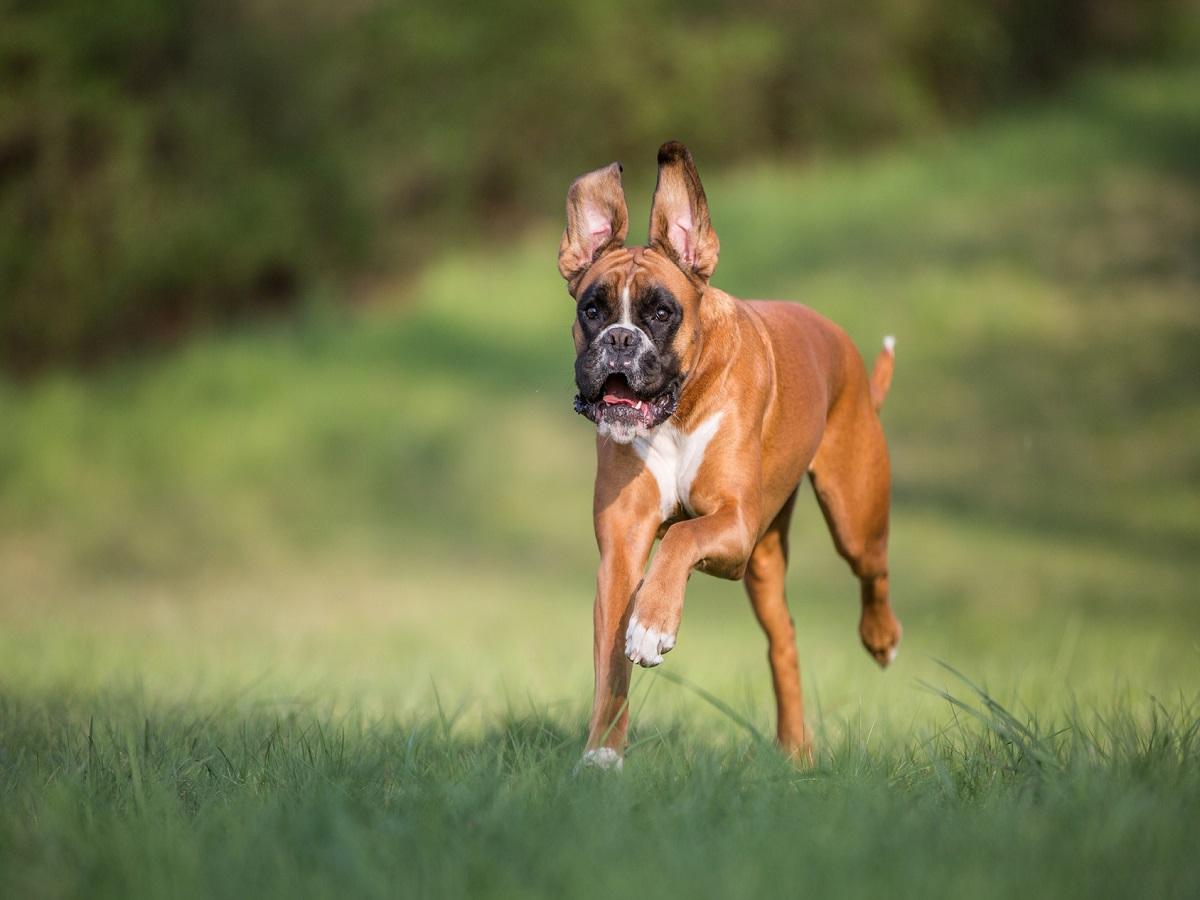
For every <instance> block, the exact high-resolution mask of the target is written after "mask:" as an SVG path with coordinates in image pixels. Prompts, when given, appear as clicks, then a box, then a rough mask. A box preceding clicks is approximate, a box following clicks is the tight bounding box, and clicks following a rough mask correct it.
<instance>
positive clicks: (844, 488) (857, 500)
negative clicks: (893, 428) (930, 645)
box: [809, 385, 901, 666]
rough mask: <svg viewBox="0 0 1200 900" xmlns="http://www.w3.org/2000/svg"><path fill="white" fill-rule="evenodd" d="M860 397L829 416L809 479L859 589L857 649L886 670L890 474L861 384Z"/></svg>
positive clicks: (891, 627) (890, 624)
mask: <svg viewBox="0 0 1200 900" xmlns="http://www.w3.org/2000/svg"><path fill="white" fill-rule="evenodd" d="M860 393H861V397H857V396H855V397H847V398H846V400H847V401H848V402H847V403H845V404H839V408H838V409H835V411H834V413H833V414H831V416H830V419H829V423H828V425H827V427H826V430H825V435H824V437H823V438H822V440H821V446H820V448H819V449H818V451H817V456H816V459H814V460H813V463H812V466H811V467H810V469H809V474H810V475H811V477H812V483H813V489H814V490H815V492H816V495H817V501H818V502H819V503H820V505H821V511H822V512H823V513H824V514H825V522H826V524H828V526H829V531H830V534H831V535H832V536H833V542H834V545H835V546H836V547H837V550H838V553H840V554H841V555H842V558H844V559H845V560H846V562H848V563H849V564H850V568H851V569H852V570H853V571H854V574H855V575H857V576H858V579H859V582H860V584H861V586H862V617H861V619H860V620H859V624H858V633H859V636H860V637H861V638H862V643H863V646H864V647H865V648H866V650H867V652H868V653H870V654H871V656H872V657H874V659H875V661H876V662H877V663H879V665H881V666H886V665H887V664H888V663H890V662H891V661H892V660H893V659H895V658H896V649H897V646H898V645H899V643H900V634H901V628H900V622H899V621H897V619H896V616H895V615H894V614H893V613H892V607H891V604H890V603H889V602H888V561H887V541H888V510H889V504H890V493H891V469H890V468H889V464H888V453H887V444H886V443H885V442H884V437H883V426H882V425H880V422H879V418H878V416H877V415H876V414H875V411H874V409H873V408H872V406H871V405H870V398H869V396H868V394H867V391H866V389H865V385H864V386H863V390H862V391H861V392H860Z"/></svg>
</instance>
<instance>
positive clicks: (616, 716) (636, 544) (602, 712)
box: [583, 510, 658, 768]
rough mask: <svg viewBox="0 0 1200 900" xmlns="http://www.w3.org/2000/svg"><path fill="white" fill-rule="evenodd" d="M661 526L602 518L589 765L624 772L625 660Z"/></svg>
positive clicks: (610, 514) (639, 518)
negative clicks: (633, 612) (634, 607)
mask: <svg viewBox="0 0 1200 900" xmlns="http://www.w3.org/2000/svg"><path fill="white" fill-rule="evenodd" d="M657 531H658V520H657V519H656V518H654V516H653V514H651V515H646V514H644V513H642V514H622V511H619V510H608V511H606V512H604V513H600V514H598V515H597V517H596V540H597V542H598V543H599V545H600V570H599V572H598V574H597V576H596V605H595V609H594V612H593V619H594V626H595V631H594V638H593V654H594V658H595V668H596V689H595V695H594V699H593V701H592V718H591V724H590V728H589V732H588V740H587V748H586V750H585V752H584V755H583V764H584V765H594V766H599V767H603V768H612V767H617V768H619V767H620V765H621V759H622V754H623V752H624V749H625V732H626V729H627V728H628V727H629V708H628V699H629V672H630V668H631V666H630V663H629V660H627V659H626V658H625V653H624V647H625V643H624V640H625V622H626V619H627V618H628V616H629V607H630V604H631V601H632V599H633V594H634V591H636V590H637V586H638V583H639V582H640V581H641V578H642V572H643V571H644V570H645V568H646V560H647V559H649V558H650V549H651V547H652V546H653V545H654V536H655V534H656V533H657Z"/></svg>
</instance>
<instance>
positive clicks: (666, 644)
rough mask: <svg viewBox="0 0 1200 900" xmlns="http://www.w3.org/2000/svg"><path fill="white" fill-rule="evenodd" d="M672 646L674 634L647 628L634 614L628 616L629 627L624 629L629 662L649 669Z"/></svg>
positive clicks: (661, 659)
mask: <svg viewBox="0 0 1200 900" xmlns="http://www.w3.org/2000/svg"><path fill="white" fill-rule="evenodd" d="M674 646H675V635H673V634H668V633H667V632H665V631H659V630H658V629H657V628H647V627H646V626H645V625H643V624H642V623H641V622H639V621H638V617H637V616H636V615H634V616H630V618H629V627H628V628H626V629H625V655H626V656H627V657H629V661H630V662H635V663H637V664H638V665H639V666H643V667H645V668H647V669H649V668H650V667H652V666H657V665H658V664H659V663H661V662H662V661H663V654H664V653H669V652H670V651H671V648H673V647H674Z"/></svg>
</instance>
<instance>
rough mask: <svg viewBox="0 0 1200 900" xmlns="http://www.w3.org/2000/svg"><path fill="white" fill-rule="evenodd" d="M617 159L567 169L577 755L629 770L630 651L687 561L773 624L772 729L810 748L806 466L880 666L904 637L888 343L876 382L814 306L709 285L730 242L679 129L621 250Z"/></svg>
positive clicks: (653, 638)
mask: <svg viewBox="0 0 1200 900" xmlns="http://www.w3.org/2000/svg"><path fill="white" fill-rule="evenodd" d="M621 171H622V169H621V166H620V165H619V164H618V163H613V164H612V165H610V166H608V167H606V168H603V169H597V170H596V171H594V172H590V173H588V174H586V175H583V176H581V177H580V178H578V179H576V180H575V181H574V182H573V183H572V185H571V187H570V190H569V191H568V193H567V228H566V232H565V233H564V234H563V238H562V243H561V244H560V246H559V250H558V268H559V271H560V272H561V273H562V276H563V278H565V279H566V281H567V285H568V288H569V291H570V294H571V296H572V297H573V298H574V300H575V302H576V317H575V323H574V326H573V329H572V331H573V335H574V339H575V351H576V360H575V383H576V386H577V387H578V389H579V395H578V396H577V397H576V398H575V409H576V411H578V412H579V413H580V414H582V415H584V416H586V417H587V418H588V419H589V420H591V421H592V422H594V423H595V425H596V434H597V437H596V457H597V468H596V487H595V495H594V507H593V519H594V525H595V530H596V541H597V543H598V545H599V549H600V570H599V574H598V576H597V587H596V603H595V612H594V624H595V638H594V653H595V671H596V685H595V698H594V702H593V706H592V715H591V724H590V733H589V736H588V740H587V746H586V749H585V753H584V758H583V764H585V765H596V766H602V767H606V768H608V767H617V768H619V767H620V766H621V764H622V760H623V750H624V746H625V733H626V729H627V727H628V723H629V713H628V703H627V698H628V692H629V679H630V672H631V666H632V663H637V664H639V665H641V666H646V667H650V666H657V665H658V664H659V663H661V662H662V661H663V656H664V654H666V653H668V652H670V651H671V649H672V648H673V647H674V646H675V643H676V638H677V635H678V632H679V623H680V619H681V617H682V614H683V596H684V588H685V587H686V585H687V580H688V577H689V576H690V575H691V573H692V570H693V569H698V570H700V571H702V572H706V573H708V574H710V575H716V576H717V577H720V578H727V579H734V580H736V579H744V581H745V585H746V593H747V594H748V595H749V597H750V604H751V606H752V607H753V608H754V613H755V615H756V616H757V618H758V621H759V624H760V625H761V626H762V628H763V630H764V631H765V632H766V635H767V642H768V659H769V660H770V663H771V674H772V679H773V681H774V688H775V699H776V705H777V714H778V732H777V733H778V740H779V744H780V746H781V747H782V748H783V749H784V751H785V752H787V753H789V754H792V755H794V756H796V757H798V758H801V759H805V758H808V757H809V755H810V750H809V746H810V745H809V736H808V731H807V729H806V728H805V724H804V703H803V697H802V694H801V690H800V669H799V665H798V663H797V659H796V641H795V633H794V631H793V627H792V619H791V616H790V615H789V613H788V608H787V600H786V598H785V596H784V581H785V575H786V570H787V555H788V523H789V521H790V519H791V514H792V507H793V505H794V504H795V501H796V491H797V489H798V487H799V485H800V482H801V480H802V479H803V478H804V475H805V474H806V473H807V474H808V476H809V479H810V480H811V482H812V484H813V488H814V490H815V493H816V495H817V501H818V503H819V504H820V506H821V511H822V512H823V513H824V515H825V521H826V522H827V523H828V525H829V530H830V532H831V533H832V535H833V542H834V545H835V546H836V548H837V551H838V553H840V554H841V555H842V557H844V558H845V560H846V561H847V562H848V563H849V564H850V568H851V569H852V570H853V572H854V574H855V575H856V576H857V577H858V579H859V582H860V584H861V589H862V616H861V619H860V621H859V626H858V632H859V636H860V637H861V639H862V643H863V646H864V647H866V649H867V652H868V653H870V654H871V656H872V657H874V659H875V661H876V662H878V663H879V665H881V666H886V665H887V664H888V663H889V662H891V660H892V659H893V658H894V657H895V655H896V647H897V644H898V643H899V641H900V630H901V629H900V623H899V622H898V621H897V620H896V617H895V616H894V615H893V614H892V609H891V606H890V605H889V603H888V567H887V537H888V505H889V491H890V482H891V473H890V469H889V465H888V453H887V445H886V443H885V442H884V437H883V428H882V426H881V425H880V422H879V416H878V411H879V407H880V404H881V403H882V402H883V398H884V395H885V394H886V393H887V390H888V387H889V386H890V384H891V378H892V367H893V361H894V349H893V347H894V342H893V341H892V340H891V339H890V338H886V339H885V340H884V347H883V349H882V350H881V351H880V353H879V356H878V358H877V359H876V362H875V368H874V372H873V374H872V375H871V376H870V377H868V375H867V372H866V368H865V366H864V365H863V361H862V358H861V357H860V356H859V353H858V351H857V349H856V348H855V346H854V344H853V343H852V342H851V340H850V338H849V337H848V336H847V335H846V333H845V332H844V331H842V330H841V329H840V328H839V327H838V326H837V325H835V324H833V323H832V322H830V321H829V320H828V319H825V318H823V317H822V316H820V315H818V314H817V313H815V312H813V311H812V310H811V309H808V308H806V307H804V306H801V305H799V304H796V303H788V302H768V301H743V300H738V299H735V298H734V297H731V296H730V295H729V294H726V293H725V292H724V291H722V290H719V289H718V288H715V287H713V286H712V285H711V284H710V283H709V279H710V278H711V277H712V274H713V270H714V269H715V268H716V267H717V255H718V250H719V246H720V245H719V242H718V240H717V235H716V232H715V231H714V230H713V227H712V223H711V221H710V219H709V211H708V202H707V200H706V199H705V196H704V188H703V187H702V186H701V184H700V177H699V175H698V174H697V172H696V166H695V164H694V162H693V161H692V156H691V154H690V153H689V152H688V150H687V148H686V147H684V146H683V145H682V144H679V143H674V142H672V143H668V144H664V145H663V146H662V148H661V149H660V150H659V151H658V184H657V186H656V188H655V191H654V200H653V204H652V208H651V212H650V233H649V241H648V243H647V244H646V246H644V247H626V246H625V236H626V232H627V231H628V225H629V215H628V210H627V208H626V205H625V195H624V191H623V190H622V187H621ZM656 538H658V539H660V544H659V547H658V552H657V553H655V555H654V559H653V562H651V563H650V565H649V568H647V561H648V560H649V559H650V551H651V549H652V547H653V545H654V541H655V539H656Z"/></svg>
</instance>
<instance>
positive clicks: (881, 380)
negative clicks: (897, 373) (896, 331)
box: [871, 334, 896, 412]
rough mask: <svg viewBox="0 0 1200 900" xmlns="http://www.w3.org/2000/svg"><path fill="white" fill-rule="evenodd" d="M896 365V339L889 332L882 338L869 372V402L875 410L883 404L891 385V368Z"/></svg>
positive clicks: (877, 410)
mask: <svg viewBox="0 0 1200 900" xmlns="http://www.w3.org/2000/svg"><path fill="white" fill-rule="evenodd" d="M895 366H896V339H895V338H894V337H892V336H891V335H890V334H889V335H888V336H887V337H885V338H884V339H883V347H882V349H880V351H879V355H878V356H876V357H875V368H874V370H873V371H872V372H871V404H872V405H873V406H874V407H875V412H879V408H880V407H881V406H883V401H884V398H885V397H887V393H888V388H890V387H891V386H892V370H893V369H894V368H895Z"/></svg>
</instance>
